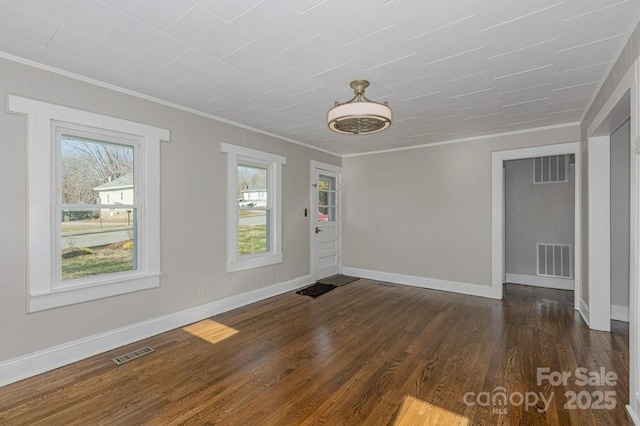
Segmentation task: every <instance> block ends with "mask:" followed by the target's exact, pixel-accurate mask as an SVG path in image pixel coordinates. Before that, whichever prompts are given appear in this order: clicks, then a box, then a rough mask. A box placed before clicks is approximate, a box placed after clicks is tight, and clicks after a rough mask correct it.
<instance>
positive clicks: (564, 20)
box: [562, 0, 629, 23]
mask: <svg viewBox="0 0 640 426" xmlns="http://www.w3.org/2000/svg"><path fill="white" fill-rule="evenodd" d="M623 3H629V0H622V1H619V2H617V3H613V4H609V5H607V6H604V7H601V8H599V9H594V10H591V11H589V12H584V13H580V14H578V15H574V16H570V17H568V18H565V19H563V20H562V23H564V22H567V21H571V20H572V19H577V18H582V17H583V16H587V15H591V14H593V13H596V12H602V11H603V10H606V9H609V8H612V7H616V6H619V5H621V4H623Z"/></svg>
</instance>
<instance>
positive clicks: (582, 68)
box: [553, 61, 610, 77]
mask: <svg viewBox="0 0 640 426" xmlns="http://www.w3.org/2000/svg"><path fill="white" fill-rule="evenodd" d="M609 63H610V61H607V62H598V63H597V64H591V65H585V66H583V67H578V68H573V69H570V70H567V71H558V72H556V73H554V74H553V76H554V77H555V76H557V75H560V74H572V73H575V72H576V71H580V70H586V69H587V68H595V67H598V66H601V65H608V64H609Z"/></svg>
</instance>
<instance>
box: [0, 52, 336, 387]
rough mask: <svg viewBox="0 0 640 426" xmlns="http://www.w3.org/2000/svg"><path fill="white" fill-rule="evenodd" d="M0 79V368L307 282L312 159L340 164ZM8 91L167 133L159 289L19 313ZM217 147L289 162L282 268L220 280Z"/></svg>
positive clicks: (20, 204)
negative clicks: (201, 289) (201, 291)
mask: <svg viewBox="0 0 640 426" xmlns="http://www.w3.org/2000/svg"><path fill="white" fill-rule="evenodd" d="M0 75H1V76H2V78H0V93H1V94H2V95H3V96H2V98H1V99H2V100H1V101H0V102H2V103H3V105H2V110H1V112H0V129H2V143H1V144H0V170H2V173H3V176H4V180H5V182H11V184H10V185H3V199H5V200H11V203H10V204H7V205H5V206H4V207H3V208H2V209H1V210H0V212H1V213H0V271H1V272H2V273H1V274H0V324H2V326H1V327H0V342H2V344H1V345H0V367H1V366H2V365H1V363H2V362H3V361H6V360H12V359H15V358H16V357H21V356H25V355H28V354H32V353H34V352H36V351H41V350H46V349H49V348H51V347H54V346H57V345H62V344H66V343H68V342H72V341H75V340H77V339H84V338H87V337H89V336H94V335H98V334H101V333H107V332H109V331H110V330H114V329H118V328H121V327H127V326H129V325H131V324H136V323H140V322H143V321H148V320H152V319H154V318H159V317H162V316H166V315H168V314H172V313H175V312H179V311H182V310H185V309H189V308H193V307H197V306H200V305H204V304H207V303H209V302H212V301H216V300H220V299H223V298H227V297H229V296H232V295H238V294H241V293H245V292H249V291H253V290H257V289H263V288H265V287H267V286H270V285H273V284H277V283H284V282H288V281H291V280H295V279H297V278H300V277H305V276H309V274H310V271H309V264H310V259H309V252H310V240H309V226H310V224H309V218H305V217H304V216H303V210H304V209H305V208H307V209H308V208H310V206H309V190H310V182H309V164H310V160H312V159H313V160H318V161H322V162H325V163H330V164H335V165H340V164H341V160H340V158H338V157H335V156H331V155H328V154H324V153H322V152H319V151H315V150H312V149H309V148H306V147H303V146H300V145H295V144H292V143H289V142H285V141H282V140H279V139H276V138H273V137H270V136H266V135H263V134H260V133H256V132H252V131H249V130H246V129H242V128H239V127H235V126H231V125H227V124H224V123H222V122H219V121H215V120H213V119H210V118H206V117H202V116H199V115H195V114H192V113H188V112H185V111H182V110H178V109H175V108H172V107H169V106H164V105H161V104H157V103H153V102H150V101H147V100H144V99H141V98H137V97H134V96H130V95H126V94H122V93H119V92H116V91H112V90H108V89H105V88H102V87H98V86H95V85H92V84H88V83H85V82H80V81H78V80H74V79H71V78H67V77H64V76H61V75H58V74H54V73H50V72H46V71H43V70H40V69H36V68H33V67H29V66H26V65H23V64H18V63H15V62H11V61H8V60H0ZM6 93H14V94H18V95H21V96H25V97H31V98H35V99H39V100H44V101H47V102H52V103H58V104H61V105H65V106H69V107H73V108H79V109H85V110H88V111H92V112H97V113H101V114H105V115H110V116H115V117H119V118H123V119H127V120H132V121H137V122H141V123H145V124H150V125H154V126H158V127H163V128H168V129H170V131H171V143H169V144H162V152H161V197H162V200H161V223H162V224H161V232H162V235H161V239H162V247H161V260H162V278H161V286H160V288H157V289H153V290H147V291H142V292H138V293H131V294H127V295H122V296H117V297H112V298H107V299H101V300H98V301H93V302H89V303H82V304H77V305H73V306H67V307H63V308H59V309H53V310H49V311H44V312H37V313H32V314H28V315H27V314H26V313H25V306H26V302H25V288H26V276H25V271H26V264H27V261H28V260H27V259H26V257H25V253H26V248H25V244H26V235H27V234H26V233H27V229H26V208H27V206H26V146H25V142H26V135H25V117H24V116H20V115H14V114H8V113H6V112H5V111H6V105H4V103H5V102H6V96H5V94H6ZM221 141H224V142H227V143H232V144H237V145H243V146H246V147H250V148H254V149H259V150H263V151H268V152H272V153H274V154H279V155H283V156H286V158H287V164H286V166H284V168H283V233H282V236H283V250H284V262H283V263H282V264H280V265H274V266H269V267H264V268H258V269H254V270H249V271H243V272H236V273H230V274H227V273H226V272H225V271H226V267H225V258H226V255H225V214H226V213H225V212H226V207H225V203H224V200H225V199H226V198H225V189H226V186H225V185H226V162H225V156H224V155H223V154H221V153H220V146H219V144H220V142H221ZM199 285H204V286H206V295H205V296H201V297H198V295H197V286H199ZM5 364H6V363H5ZM8 365H9V367H11V363H9V364H8ZM1 375H2V368H0V376H1ZM0 381H1V380H0Z"/></svg>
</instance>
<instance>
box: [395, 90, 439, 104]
mask: <svg viewBox="0 0 640 426" xmlns="http://www.w3.org/2000/svg"><path fill="white" fill-rule="evenodd" d="M440 93H444V92H442V91H438V92H431V93H427V94H425V95H420V96H414V97H413V98H407V99H401V100H400V102H408V101H415V100H416V99H421V98H426V97H429V96H433V95H437V94H440Z"/></svg>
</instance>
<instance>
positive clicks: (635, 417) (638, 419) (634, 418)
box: [625, 405, 640, 426]
mask: <svg viewBox="0 0 640 426" xmlns="http://www.w3.org/2000/svg"><path fill="white" fill-rule="evenodd" d="M625 407H626V409H627V413H629V417H631V421H632V422H633V424H634V425H636V426H640V417H638V413H636V410H634V409H633V407H632V406H631V405H626V406H625Z"/></svg>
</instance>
